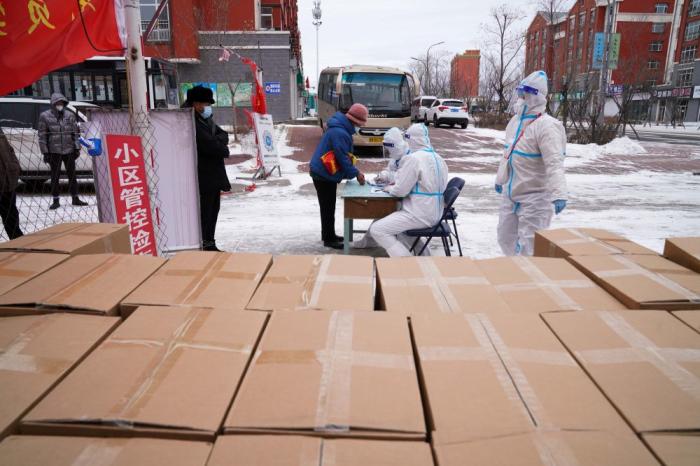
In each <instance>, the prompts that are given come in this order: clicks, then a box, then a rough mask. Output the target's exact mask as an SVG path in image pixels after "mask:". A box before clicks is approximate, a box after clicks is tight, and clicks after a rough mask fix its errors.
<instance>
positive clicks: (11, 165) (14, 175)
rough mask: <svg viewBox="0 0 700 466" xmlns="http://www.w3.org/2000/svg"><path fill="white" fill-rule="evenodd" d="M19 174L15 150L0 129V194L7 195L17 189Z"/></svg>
mask: <svg viewBox="0 0 700 466" xmlns="http://www.w3.org/2000/svg"><path fill="white" fill-rule="evenodd" d="M19 172H20V168H19V160H17V156H16V155H15V150H14V149H13V148H12V146H11V145H10V141H8V140H7V137H6V136H5V133H3V132H2V128H0V192H2V193H7V192H12V191H14V190H15V189H17V181H18V180H19Z"/></svg>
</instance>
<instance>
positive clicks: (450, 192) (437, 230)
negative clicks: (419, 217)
mask: <svg viewBox="0 0 700 466" xmlns="http://www.w3.org/2000/svg"><path fill="white" fill-rule="evenodd" d="M453 180H459V181H461V185H460V184H459V182H458V181H453ZM453 180H450V181H451V182H453V183H455V184H454V185H453V186H449V185H448V187H447V188H446V189H445V193H444V194H443V198H444V200H445V208H444V210H443V211H442V217H440V220H439V221H438V222H437V223H436V224H435V225H433V226H432V227H428V228H419V229H416V230H408V231H406V232H404V234H405V235H406V236H408V237H411V238H416V240H415V241H414V242H413V244H412V245H411V248H410V251H411V252H412V253H414V254H415V253H416V250H415V249H416V245H418V241H419V240H420V239H421V238H427V239H426V240H425V244H423V247H422V248H421V250H420V251H419V252H418V254H416V255H418V256H420V255H421V254H423V252H424V251H425V248H427V247H428V245H429V244H430V241H431V240H432V239H433V238H435V237H438V238H440V239H441V240H442V246H443V248H445V255H446V256H451V255H452V251H450V244H449V238H450V235H451V234H452V231H451V229H450V224H449V223H447V215H448V212H449V211H450V210H451V209H452V205H453V204H454V203H455V201H456V200H457V198H458V197H459V193H460V192H461V189H462V186H464V180H463V179H461V178H453ZM459 255H460V256H461V255H462V249H461V247H460V251H459Z"/></svg>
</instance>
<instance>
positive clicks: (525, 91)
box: [515, 84, 540, 97]
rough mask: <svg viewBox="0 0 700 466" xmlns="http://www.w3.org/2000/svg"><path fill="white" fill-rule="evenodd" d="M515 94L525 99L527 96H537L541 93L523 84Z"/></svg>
mask: <svg viewBox="0 0 700 466" xmlns="http://www.w3.org/2000/svg"><path fill="white" fill-rule="evenodd" d="M515 92H517V93H518V97H524V96H525V94H532V95H537V94H539V93H540V91H538V90H537V89H536V88H534V87H531V86H528V85H527V84H521V85H519V86H518V87H516V88H515Z"/></svg>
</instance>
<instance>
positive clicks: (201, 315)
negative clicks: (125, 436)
mask: <svg viewBox="0 0 700 466" xmlns="http://www.w3.org/2000/svg"><path fill="white" fill-rule="evenodd" d="M212 312H214V310H213V309H201V308H200V309H197V308H195V309H190V310H189V311H188V312H187V315H186V318H185V319H184V320H183V322H182V323H181V324H180V325H179V326H178V327H177V328H176V329H175V331H174V332H173V333H172V334H171V335H170V338H169V339H168V340H167V341H161V340H147V339H121V338H109V339H108V340H107V341H105V342H104V343H103V344H102V345H101V346H100V349H104V348H109V347H110V346H112V347H115V346H116V347H118V346H121V345H127V346H131V345H137V346H146V347H157V348H159V350H158V352H157V353H156V355H155V356H154V357H153V358H152V359H151V361H150V362H149V363H148V364H147V365H146V367H145V368H144V370H143V371H141V373H140V375H139V376H138V377H136V378H135V379H134V380H135V383H134V384H133V385H132V386H131V388H130V389H129V390H127V391H126V393H125V396H123V397H122V398H121V400H120V401H119V402H118V403H116V404H115V405H114V406H113V407H112V409H111V410H110V412H109V414H108V417H109V418H113V419H115V420H116V422H117V423H118V424H119V425H122V426H124V427H129V426H130V423H129V421H126V420H125V418H129V417H136V416H137V415H138V413H139V412H140V411H141V409H142V408H143V407H144V406H145V405H146V404H147V403H148V402H149V401H150V398H151V397H152V396H153V393H154V392H155V391H156V390H157V389H158V388H159V387H160V384H161V383H162V382H163V381H164V380H165V379H166V378H167V377H168V375H169V374H170V371H171V370H172V369H173V367H175V365H176V364H177V362H178V360H179V359H180V358H181V357H182V356H183V354H184V353H183V351H182V350H186V349H192V350H204V351H220V352H226V353H238V354H242V355H248V354H250V353H251V351H252V346H251V345H244V346H240V345H226V344H214V343H195V342H193V341H192V340H193V338H194V337H195V336H196V335H197V333H198V332H199V330H200V329H201V328H202V326H203V325H204V323H205V322H206V320H207V319H208V318H209V316H210V315H211V313H212Z"/></svg>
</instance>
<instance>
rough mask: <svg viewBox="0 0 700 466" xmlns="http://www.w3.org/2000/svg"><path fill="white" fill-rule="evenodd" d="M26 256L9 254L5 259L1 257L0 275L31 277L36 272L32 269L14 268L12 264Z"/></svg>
mask: <svg viewBox="0 0 700 466" xmlns="http://www.w3.org/2000/svg"><path fill="white" fill-rule="evenodd" d="M23 257H24V256H22V254H14V253H12V254H9V255H8V256H7V257H5V258H4V259H0V277H31V276H32V275H34V274H35V273H36V272H33V271H31V270H17V269H12V268H10V266H11V265H12V264H14V263H15V262H17V261H18V260H20V259H22V258H23Z"/></svg>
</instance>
